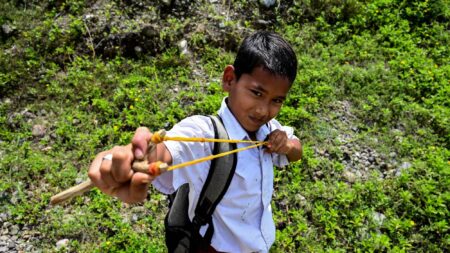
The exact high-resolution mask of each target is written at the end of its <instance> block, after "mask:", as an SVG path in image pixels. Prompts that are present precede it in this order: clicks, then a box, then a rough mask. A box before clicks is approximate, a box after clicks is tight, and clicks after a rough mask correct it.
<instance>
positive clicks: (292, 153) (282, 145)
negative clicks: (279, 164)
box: [267, 129, 302, 162]
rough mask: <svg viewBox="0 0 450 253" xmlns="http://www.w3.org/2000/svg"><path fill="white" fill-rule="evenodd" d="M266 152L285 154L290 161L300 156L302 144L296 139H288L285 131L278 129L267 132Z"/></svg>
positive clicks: (296, 159) (298, 158)
mask: <svg viewBox="0 0 450 253" xmlns="http://www.w3.org/2000/svg"><path fill="white" fill-rule="evenodd" d="M268 141H269V144H268V145H267V152H269V153H277V154H283V155H286V156H287V158H288V160H289V161H290V162H295V161H298V160H300V159H301V158H302V144H301V142H300V140H298V139H289V138H288V137H287V134H286V132H284V131H281V130H279V129H276V130H274V131H273V132H271V133H270V134H269V140H268Z"/></svg>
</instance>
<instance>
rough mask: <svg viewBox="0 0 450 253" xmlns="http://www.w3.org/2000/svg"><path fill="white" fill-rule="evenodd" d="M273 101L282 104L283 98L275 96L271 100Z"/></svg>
mask: <svg viewBox="0 0 450 253" xmlns="http://www.w3.org/2000/svg"><path fill="white" fill-rule="evenodd" d="M273 102H274V103H275V104H282V103H283V102H284V100H283V99H281V98H276V99H274V100H273Z"/></svg>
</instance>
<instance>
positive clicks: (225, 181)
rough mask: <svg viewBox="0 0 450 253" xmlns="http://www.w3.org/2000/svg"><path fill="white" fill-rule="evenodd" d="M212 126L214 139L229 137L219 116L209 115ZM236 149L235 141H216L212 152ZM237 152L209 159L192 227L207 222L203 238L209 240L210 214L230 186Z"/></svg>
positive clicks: (210, 233) (217, 152)
mask: <svg viewBox="0 0 450 253" xmlns="http://www.w3.org/2000/svg"><path fill="white" fill-rule="evenodd" d="M210 118H211V121H212V124H213V126H214V135H215V136H214V137H215V138H216V139H229V137H228V133H227V131H226V129H225V127H224V125H223V122H222V119H221V118H220V117H219V116H210ZM233 149H236V144H235V143H222V142H216V143H215V144H214V150H213V154H219V153H223V152H226V151H230V150H233ZM236 164H237V154H236V153H234V154H232V155H227V156H223V157H219V158H216V159H214V160H212V161H211V167H210V169H209V173H208V177H207V178H206V181H205V184H204V185H203V188H202V191H201V193H200V197H199V200H198V203H197V207H196V208H195V216H194V219H193V221H192V222H193V224H194V227H195V228H196V229H197V228H198V229H200V227H201V226H203V225H206V224H209V227H208V231H207V232H206V235H205V240H207V241H208V242H210V241H211V238H212V234H213V233H214V228H213V225H212V218H211V216H212V214H213V212H214V210H215V209H216V206H217V205H218V204H219V202H220V200H222V197H223V196H224V195H225V192H226V191H227V190H228V187H229V186H230V183H231V179H232V178H233V175H234V171H235V170H236Z"/></svg>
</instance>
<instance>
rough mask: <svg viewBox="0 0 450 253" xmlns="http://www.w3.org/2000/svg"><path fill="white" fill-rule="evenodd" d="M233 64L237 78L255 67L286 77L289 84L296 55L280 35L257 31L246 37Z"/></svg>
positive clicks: (294, 71)
mask: <svg viewBox="0 0 450 253" xmlns="http://www.w3.org/2000/svg"><path fill="white" fill-rule="evenodd" d="M233 66H234V72H235V74H236V78H237V80H239V78H240V77H241V76H242V74H250V73H252V71H253V70H254V69H255V68H257V67H263V68H264V70H266V71H269V72H270V73H271V74H273V75H277V76H280V77H286V78H288V80H289V82H290V83H291V84H292V83H293V82H294V80H295V77H296V75H297V57H296V55H295V52H294V50H293V49H292V47H291V45H290V44H289V43H288V42H287V41H285V40H284V39H283V38H282V37H281V36H280V35H278V34H276V33H274V32H268V31H258V32H255V33H253V34H251V35H250V36H248V37H246V38H245V39H244V41H243V42H242V44H241V46H240V47H239V50H238V53H237V56H236V59H235V61H234V64H233Z"/></svg>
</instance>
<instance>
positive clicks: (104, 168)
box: [99, 160, 120, 191]
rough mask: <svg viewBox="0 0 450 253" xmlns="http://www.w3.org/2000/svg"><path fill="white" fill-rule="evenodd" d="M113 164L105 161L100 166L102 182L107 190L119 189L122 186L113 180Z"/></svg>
mask: <svg viewBox="0 0 450 253" xmlns="http://www.w3.org/2000/svg"><path fill="white" fill-rule="evenodd" d="M111 164H112V162H111V161H109V160H103V161H102V163H101V164H100V180H99V181H100V182H101V184H103V186H104V188H105V190H106V191H107V190H109V189H110V188H116V187H119V186H120V184H119V183H118V182H117V181H116V180H115V179H114V178H113V175H112V173H111Z"/></svg>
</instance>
